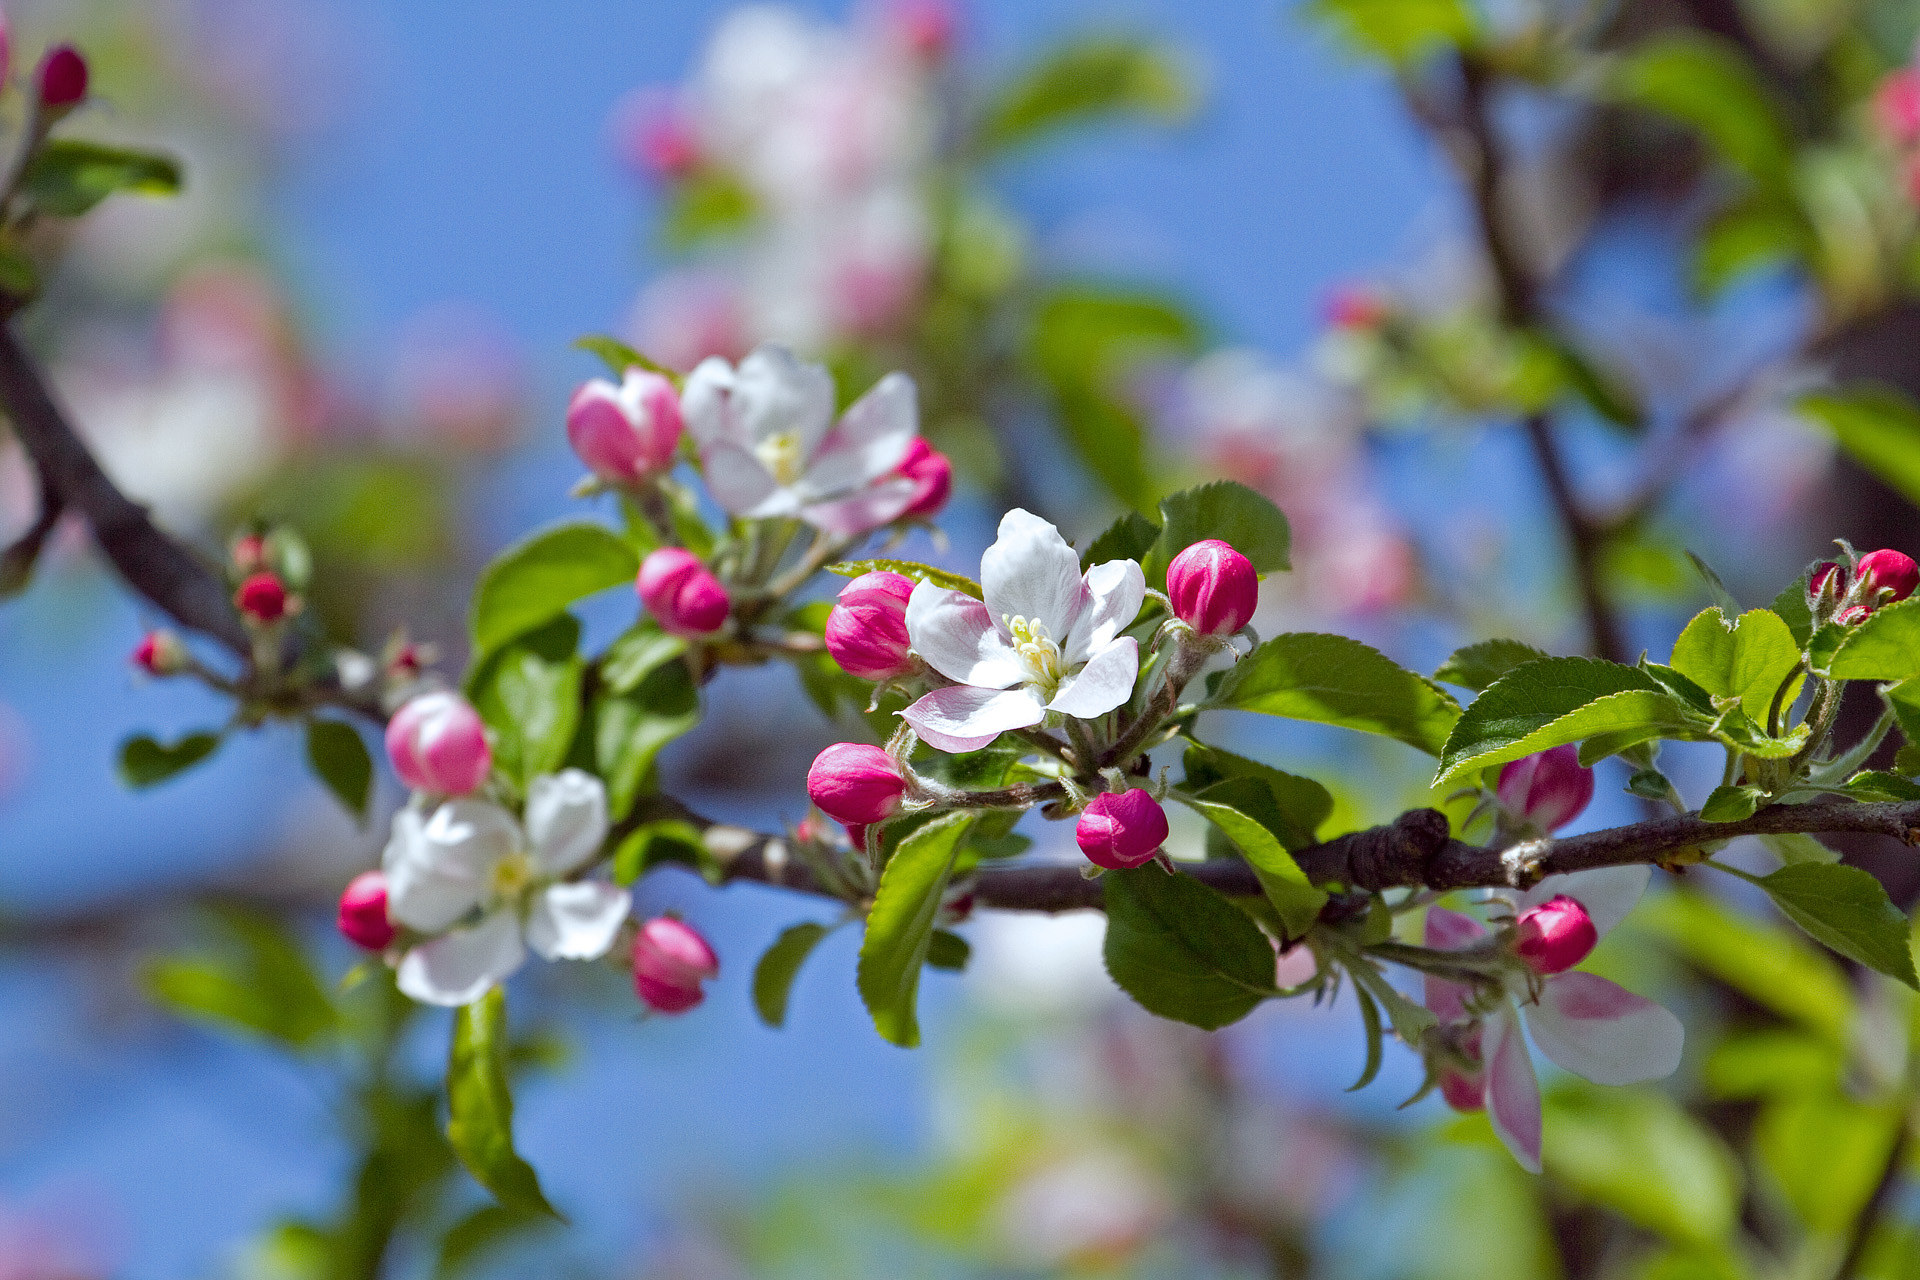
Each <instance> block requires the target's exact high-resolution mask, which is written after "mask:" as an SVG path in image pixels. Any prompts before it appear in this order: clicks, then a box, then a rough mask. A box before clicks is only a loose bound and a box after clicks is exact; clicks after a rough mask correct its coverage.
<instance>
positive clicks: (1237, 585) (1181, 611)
mask: <svg viewBox="0 0 1920 1280" xmlns="http://www.w3.org/2000/svg"><path fill="white" fill-rule="evenodd" d="M1167 598H1168V599H1169V600H1170V601H1172V603H1173V612H1174V615H1175V616H1176V617H1178V618H1179V619H1180V621H1182V622H1184V623H1186V624H1187V625H1188V626H1190V627H1192V628H1193V629H1194V630H1195V631H1198V632H1199V633H1200V634H1201V635H1205V636H1230V635H1233V634H1234V633H1235V632H1237V631H1239V630H1240V629H1241V628H1242V627H1244V626H1246V625H1247V623H1248V622H1250V621H1252V620H1253V611H1254V609H1256V608H1257V607H1258V606H1259V604H1260V576H1259V575H1258V574H1256V573H1255V572H1254V571H1253V562H1252V561H1250V560H1248V559H1247V558H1246V557H1245V556H1243V555H1241V554H1240V553H1239V552H1238V551H1235V550H1234V549H1233V548H1232V547H1230V546H1228V545H1227V544H1226V543H1224V542H1222V541H1220V540H1219V539H1218V538H1208V539H1207V540H1205V541H1204V542H1196V543H1194V544H1193V545H1192V546H1190V547H1188V548H1187V549H1186V550H1185V551H1182V552H1181V553H1180V554H1179V555H1177V556H1175V557H1174V558H1173V563H1171V564H1169V565H1168V566H1167Z"/></svg>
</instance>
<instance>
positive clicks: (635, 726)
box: [593, 661, 700, 822]
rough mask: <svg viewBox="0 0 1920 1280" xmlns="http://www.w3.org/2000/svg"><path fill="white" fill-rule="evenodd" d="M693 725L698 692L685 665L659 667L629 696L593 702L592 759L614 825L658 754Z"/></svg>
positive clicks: (638, 791) (697, 711) (627, 809)
mask: <svg viewBox="0 0 1920 1280" xmlns="http://www.w3.org/2000/svg"><path fill="white" fill-rule="evenodd" d="M698 723H700V691H699V690H698V689H697V688H695V687H694V683H693V676H692V674H691V673H690V672H689V671H688V670H687V665H686V664H685V663H684V662H674V661H667V662H663V663H661V664H660V665H659V666H657V667H655V668H654V670H653V672H652V674H650V675H648V676H647V677H646V679H644V680H642V681H641V682H640V683H639V685H638V686H637V687H636V688H634V689H632V690H631V691H630V692H628V693H624V694H609V695H607V696H605V697H602V698H599V699H597V700H596V701H595V702H594V704H593V742H594V759H595V761H596V762H597V763H598V765H599V768H600V774H601V776H602V777H604V778H605V779H606V782H607V811H608V813H609V814H610V815H611V816H612V818H613V820H614V821H615V822H619V821H621V820H622V819H624V818H625V817H626V816H627V814H628V813H629V812H630V811H631V810H632V809H633V803H634V801H635V800H636V799H637V798H638V797H639V796H640V794H641V792H642V790H643V789H644V788H645V787H646V785H647V782H648V779H649V777H650V771H651V770H652V768H653V762H654V760H655V759H657V758H658V757H659V755H660V751H661V749H662V748H663V747H665V746H666V745H667V744H668V743H669V742H672V741H673V740H674V739H675V738H678V737H679V736H680V735H681V734H683V733H686V732H687V731H689V730H690V729H692V728H693V727H694V726H695V725H696V724H698Z"/></svg>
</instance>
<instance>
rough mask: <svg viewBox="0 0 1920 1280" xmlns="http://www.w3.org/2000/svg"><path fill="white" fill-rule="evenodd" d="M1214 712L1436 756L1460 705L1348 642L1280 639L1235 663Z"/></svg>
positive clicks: (1431, 685) (1373, 652)
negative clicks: (1319, 726) (1315, 726)
mask: <svg viewBox="0 0 1920 1280" xmlns="http://www.w3.org/2000/svg"><path fill="white" fill-rule="evenodd" d="M1209 705H1211V706H1214V707H1218V708H1221V709H1223V710H1232V711H1257V712H1260V713H1262V714H1264V715H1270V716H1283V717H1286V718H1288V719H1292V720H1315V721H1319V722H1321V723H1323V724H1337V725H1342V726H1344V727H1346V728H1349V729H1358V730H1361V731H1362V732H1365V733H1378V734H1384V735H1385V736H1387V737H1389V738H1397V739H1399V740H1400V741H1401V742H1404V743H1407V744H1408V745H1409V746H1414V747H1418V748H1420V749H1421V750H1422V751H1426V752H1429V753H1431V754H1435V755H1438V754H1439V752H1440V748H1441V746H1442V744H1444V743H1445V742H1447V740H1448V739H1447V734H1448V731H1449V730H1451V729H1453V727H1454V722H1455V721H1456V720H1458V719H1459V717H1460V705H1459V704H1458V703H1456V702H1455V701H1454V700H1453V697H1452V695H1450V694H1448V693H1447V692H1446V691H1445V690H1443V689H1441V688H1440V686H1438V685H1436V684H1434V683H1433V682H1432V681H1431V680H1428V679H1427V678H1426V677H1424V676H1419V675H1415V674H1414V673H1413V672H1411V671H1408V670H1407V669H1405V668H1404V667H1401V666H1400V665H1398V664H1397V663H1395V662H1394V661H1393V660H1392V659H1391V658H1389V657H1387V656H1386V655H1385V654H1383V653H1381V652H1380V651H1379V650H1377V649H1372V648H1369V647H1368V646H1366V645H1364V644H1361V643H1360V642H1359V641H1358V640H1349V639H1348V638H1347V637H1345V636H1333V635H1316V634H1311V633H1305V632H1299V633H1293V634H1289V635H1282V636H1275V637H1274V638H1273V639H1271V640H1269V641H1267V642H1266V643H1265V644H1263V645H1261V646H1260V647H1259V648H1257V649H1255V650H1254V651H1253V652H1252V653H1249V654H1248V655H1247V656H1245V657H1244V658H1242V659H1240V661H1239V662H1237V663H1235V664H1234V666H1233V667H1231V668H1230V669H1229V670H1228V671H1227V674H1226V678H1225V679H1224V680H1222V681H1221V682H1220V687H1219V689H1218V690H1217V691H1216V692H1215V694H1214V696H1213V698H1212V699H1211V701H1210V704H1209Z"/></svg>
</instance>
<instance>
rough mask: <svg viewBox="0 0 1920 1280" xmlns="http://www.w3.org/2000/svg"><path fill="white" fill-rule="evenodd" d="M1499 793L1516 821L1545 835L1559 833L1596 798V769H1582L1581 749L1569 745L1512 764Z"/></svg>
mask: <svg viewBox="0 0 1920 1280" xmlns="http://www.w3.org/2000/svg"><path fill="white" fill-rule="evenodd" d="M1496 794H1497V795H1498V796H1499V798H1500V807H1501V808H1503V809H1505V810H1506V811H1507V814H1508V816H1510V817H1512V818H1513V819H1514V820H1515V821H1518V822H1522V823H1525V824H1526V825H1527V826H1528V827H1531V828H1532V829H1533V830H1535V831H1538V832H1541V833H1542V834H1544V833H1546V832H1549V831H1558V830H1559V829H1560V828H1561V827H1564V826H1566V825H1567V824H1568V823H1569V822H1572V821H1573V820H1574V819H1575V818H1577V817H1579V816H1580V814H1581V813H1582V812H1583V811H1584V810H1585V809H1586V807H1587V803H1588V801H1590V800H1592V799H1593V770H1591V769H1587V768H1583V767H1582V766H1581V764H1580V750H1579V748H1577V747H1575V746H1573V745H1572V744H1571V743H1568V744H1566V745H1563V746H1558V747H1553V748H1551V749H1549V750H1546V751H1541V752H1537V753H1536V754H1534V755H1530V756H1525V757H1523V758H1521V759H1519V760H1515V761H1512V762H1511V763H1509V764H1508V765H1507V766H1506V767H1505V768H1503V769H1501V770H1500V784H1499V787H1498V788H1497V792H1496Z"/></svg>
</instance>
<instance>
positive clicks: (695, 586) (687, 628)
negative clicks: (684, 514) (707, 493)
mask: <svg viewBox="0 0 1920 1280" xmlns="http://www.w3.org/2000/svg"><path fill="white" fill-rule="evenodd" d="M634 585H635V587H636V589H637V590H638V591H639V592H640V603H641V604H643V605H645V606H646V608H647V612H648V613H651V614H652V615H653V617H654V621H656V622H658V623H659V624H660V629H661V630H662V631H667V632H671V633H672V634H674V635H676V636H692V637H699V636H710V635H712V634H713V633H714V632H716V631H718V630H719V629H720V628H721V627H723V626H725V625H726V622H727V611H728V610H729V609H731V608H732V607H733V602H732V601H731V600H730V599H728V598H727V589H726V588H725V587H723V586H721V585H720V579H718V578H716V577H714V576H713V574H712V572H710V571H709V570H708V568H707V566H706V565H704V564H702V563H701V562H700V557H699V556H696V555H694V554H693V552H691V551H688V550H686V549H685V548H683V547H662V548H660V549H659V550H658V551H655V552H651V553H650V554H649V555H648V556H647V558H646V559H645V560H643V561H641V562H640V577H639V580H638V581H637V582H636V583H635V584H634Z"/></svg>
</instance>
